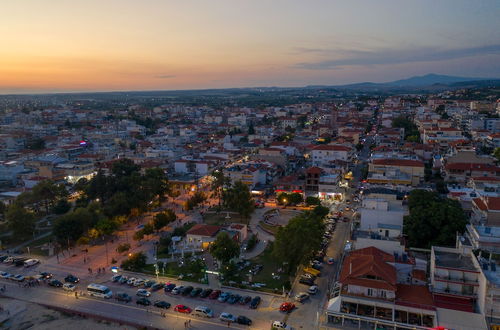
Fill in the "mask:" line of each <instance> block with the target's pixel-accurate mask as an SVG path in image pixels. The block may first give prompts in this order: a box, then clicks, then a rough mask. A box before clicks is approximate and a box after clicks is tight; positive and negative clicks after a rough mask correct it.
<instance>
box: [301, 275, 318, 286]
mask: <svg viewBox="0 0 500 330" xmlns="http://www.w3.org/2000/svg"><path fill="white" fill-rule="evenodd" d="M299 283H300V284H305V285H309V286H311V285H314V280H313V279H312V278H308V277H304V276H301V277H300V279H299Z"/></svg>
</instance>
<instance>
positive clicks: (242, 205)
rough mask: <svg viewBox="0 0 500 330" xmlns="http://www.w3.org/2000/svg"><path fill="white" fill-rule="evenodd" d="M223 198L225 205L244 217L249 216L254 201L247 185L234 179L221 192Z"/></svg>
mask: <svg viewBox="0 0 500 330" xmlns="http://www.w3.org/2000/svg"><path fill="white" fill-rule="evenodd" d="M223 200H224V206H225V207H227V208H228V209H229V210H231V211H235V212H238V213H239V214H240V215H241V216H242V217H244V218H248V217H250V215H251V214H252V212H253V210H254V208H255V202H254V200H253V198H252V194H251V193H250V190H249V189H248V186H247V185H246V184H244V183H243V182H241V181H236V182H235V183H234V184H233V185H232V186H231V187H230V188H228V189H227V190H225V191H224V192H223Z"/></svg>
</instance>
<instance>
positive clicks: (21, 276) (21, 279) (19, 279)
mask: <svg viewBox="0 0 500 330" xmlns="http://www.w3.org/2000/svg"><path fill="white" fill-rule="evenodd" d="M10 279H11V280H13V281H17V282H22V281H24V276H23V275H16V276H13V277H11V278H10Z"/></svg>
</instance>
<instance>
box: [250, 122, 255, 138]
mask: <svg viewBox="0 0 500 330" xmlns="http://www.w3.org/2000/svg"><path fill="white" fill-rule="evenodd" d="M253 134H255V128H254V127H253V123H250V125H249V126H248V135H253Z"/></svg>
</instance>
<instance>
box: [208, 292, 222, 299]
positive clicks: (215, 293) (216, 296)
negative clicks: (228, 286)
mask: <svg viewBox="0 0 500 330" xmlns="http://www.w3.org/2000/svg"><path fill="white" fill-rule="evenodd" d="M220 294H221V291H220V290H214V291H212V292H211V293H210V294H209V295H208V299H217V298H219V296H220Z"/></svg>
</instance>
